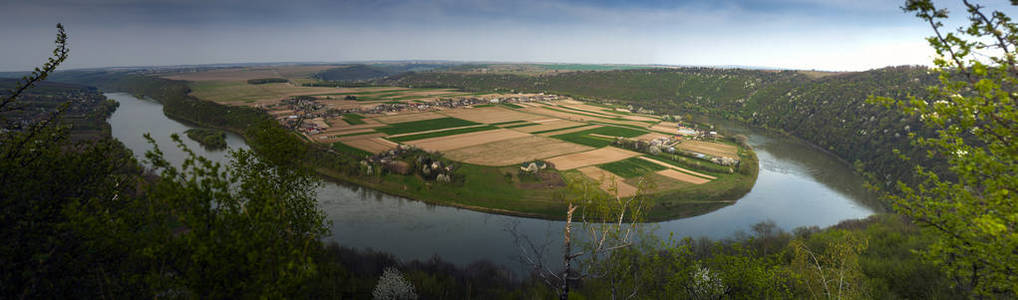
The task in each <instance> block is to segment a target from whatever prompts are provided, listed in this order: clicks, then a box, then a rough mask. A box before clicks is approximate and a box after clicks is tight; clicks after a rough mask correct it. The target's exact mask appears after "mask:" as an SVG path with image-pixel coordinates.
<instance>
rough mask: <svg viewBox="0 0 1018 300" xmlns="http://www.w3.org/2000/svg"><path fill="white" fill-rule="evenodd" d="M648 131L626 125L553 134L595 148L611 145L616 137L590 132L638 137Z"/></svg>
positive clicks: (564, 139)
mask: <svg viewBox="0 0 1018 300" xmlns="http://www.w3.org/2000/svg"><path fill="white" fill-rule="evenodd" d="M646 133H647V131H640V130H633V129H629V128H625V127H612V126H605V127H598V128H594V129H588V130H584V131H577V132H572V133H566V134H560V135H553V136H552V137H553V138H556V139H560V140H563V141H567V142H570V143H574V144H580V145H584V146H591V147H595V148H601V147H604V146H608V145H611V143H612V142H613V141H614V139H611V138H604V137H596V136H591V135H590V134H600V135H608V136H621V137H636V136H640V135H643V134H646Z"/></svg>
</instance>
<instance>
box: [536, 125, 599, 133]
mask: <svg viewBox="0 0 1018 300" xmlns="http://www.w3.org/2000/svg"><path fill="white" fill-rule="evenodd" d="M584 126H590V124H583V125H576V126H570V127H562V128H555V129H548V130H541V131H534V132H531V133H530V134H542V133H549V132H556V131H562V130H568V129H573V128H580V127H584Z"/></svg>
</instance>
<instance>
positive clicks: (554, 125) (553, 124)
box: [513, 119, 583, 133]
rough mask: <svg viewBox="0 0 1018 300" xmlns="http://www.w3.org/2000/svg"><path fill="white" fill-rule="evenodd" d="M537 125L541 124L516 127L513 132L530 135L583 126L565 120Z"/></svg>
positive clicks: (555, 120)
mask: <svg viewBox="0 0 1018 300" xmlns="http://www.w3.org/2000/svg"><path fill="white" fill-rule="evenodd" d="M539 123H541V125H534V126H526V127H518V128H513V130H517V131H522V132H527V133H530V132H537V131H545V130H553V129H559V128H566V127H573V126H579V125H583V123H578V122H572V121H566V120H561V119H554V121H548V122H539Z"/></svg>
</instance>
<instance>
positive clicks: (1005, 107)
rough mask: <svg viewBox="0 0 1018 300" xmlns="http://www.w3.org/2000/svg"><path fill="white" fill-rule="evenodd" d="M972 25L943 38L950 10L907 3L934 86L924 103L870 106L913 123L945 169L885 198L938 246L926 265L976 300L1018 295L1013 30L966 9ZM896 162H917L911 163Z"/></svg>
mask: <svg viewBox="0 0 1018 300" xmlns="http://www.w3.org/2000/svg"><path fill="white" fill-rule="evenodd" d="M964 5H965V8H966V9H967V13H968V18H967V19H968V20H969V22H970V23H969V25H968V26H964V27H961V28H959V29H958V32H946V33H945V32H944V31H943V30H944V27H943V24H942V23H941V22H942V20H946V19H948V18H949V15H948V12H947V10H944V9H938V8H936V7H935V6H934V4H933V3H932V2H931V1H928V0H915V1H908V2H907V4H906V6H905V10H906V11H908V12H913V13H915V14H916V16H917V17H919V18H920V19H922V20H923V21H925V22H926V23H928V24H929V25H930V26H931V27H932V28H933V30H934V33H935V35H934V36H933V37H930V38H928V41H929V43H930V45H931V46H932V47H933V48H934V50H936V51H937V54H938V58H937V59H935V60H934V64H936V66H937V67H938V69H937V71H939V80H940V84H939V85H937V86H933V87H930V88H929V91H928V93H927V95H926V96H925V97H916V96H908V97H897V99H902V98H903V99H902V100H895V98H890V97H876V98H874V99H873V102H877V103H880V104H883V105H884V106H887V107H889V108H897V109H900V110H901V111H903V112H904V113H906V114H908V115H910V116H913V117H918V118H919V119H920V120H922V122H923V123H924V124H925V125H926V126H928V127H930V128H934V129H936V130H937V133H936V135H935V136H916V135H910V136H909V137H910V139H912V140H913V141H914V143H915V144H917V145H919V146H921V147H923V148H924V149H926V150H928V154H927V155H926V156H927V157H928V158H932V159H937V160H941V161H945V162H947V165H948V168H947V169H946V170H943V169H936V168H932V169H931V168H924V167H919V166H917V167H916V168H915V174H916V177H918V178H921V179H922V181H920V182H919V183H916V184H909V183H906V182H899V183H898V186H897V190H896V191H895V194H891V195H889V198H890V199H891V200H892V201H893V202H894V203H895V208H896V210H897V211H899V212H901V213H902V214H904V215H906V216H909V217H911V218H914V219H915V220H916V222H918V223H919V224H922V225H924V226H926V228H927V229H928V231H929V232H930V233H931V234H934V235H935V236H937V237H938V239H937V241H936V242H935V243H934V244H933V245H932V246H931V247H930V248H929V249H925V250H923V251H922V254H923V257H924V258H925V259H926V260H927V261H929V262H932V263H933V264H936V265H938V266H940V267H942V268H943V270H945V271H946V272H947V273H948V274H949V275H950V276H952V277H954V278H955V280H956V284H957V285H958V286H959V287H960V288H962V289H964V290H967V291H970V292H971V293H973V294H974V295H980V296H994V295H995V296H1003V297H1013V296H1015V295H1016V294H1018V252H1016V251H1015V249H1016V247H1018V231H1016V230H1018V206H1015V205H1014V203H1015V195H1014V192H1015V191H1018V175H1016V174H1018V145H1016V144H1015V143H1014V141H1013V140H1014V138H1015V133H1016V132H1018V109H1016V105H1015V100H1014V99H1015V93H1016V92H1018V71H1016V70H1018V62H1016V57H1015V52H1014V51H1015V49H1016V48H1018V23H1015V22H1013V21H1012V20H1011V18H1010V17H1008V16H1007V15H1005V14H1004V13H1003V12H1000V11H993V12H989V11H986V9H985V8H984V7H982V6H980V5H978V4H973V3H971V2H969V1H964ZM902 157H904V158H907V159H914V158H915V157H916V156H915V155H908V154H903V155H902Z"/></svg>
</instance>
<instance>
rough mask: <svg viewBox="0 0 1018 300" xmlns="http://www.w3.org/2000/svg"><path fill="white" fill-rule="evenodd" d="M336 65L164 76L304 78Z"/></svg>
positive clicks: (233, 79) (196, 77)
mask: <svg viewBox="0 0 1018 300" xmlns="http://www.w3.org/2000/svg"><path fill="white" fill-rule="evenodd" d="M335 67H336V66H281V67H259V68H228V69H217V70H209V71H202V72H193V73H175V74H169V75H166V76H162V77H163V78H168V79H175V80H187V81H247V80H248V79H258V78H303V77H308V76H310V75H311V74H313V73H316V72H319V71H323V70H326V69H332V68H335Z"/></svg>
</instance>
